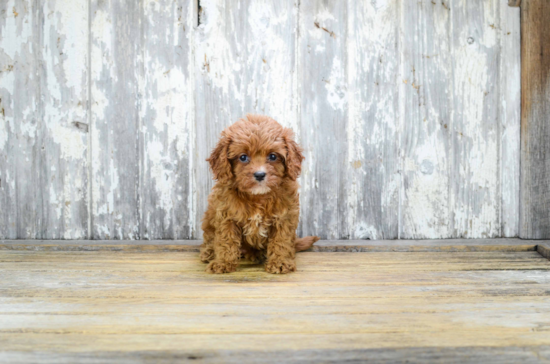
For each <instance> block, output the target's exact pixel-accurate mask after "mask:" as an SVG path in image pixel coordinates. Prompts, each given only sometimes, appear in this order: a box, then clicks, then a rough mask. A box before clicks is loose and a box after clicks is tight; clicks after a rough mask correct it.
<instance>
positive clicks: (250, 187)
mask: <svg viewBox="0 0 550 364" xmlns="http://www.w3.org/2000/svg"><path fill="white" fill-rule="evenodd" d="M303 159H304V156H303V155H302V149H301V148H300V147H299V146H298V144H296V142H295V141H294V139H293V133H292V130H290V129H288V128H283V127H282V126H281V125H280V124H279V123H278V122H276V121H275V120H273V119H271V118H269V117H267V116H260V115H247V117H246V118H245V119H241V120H239V121H237V122H236V123H235V124H233V125H231V126H230V127H228V128H227V129H225V130H224V131H223V132H222V136H221V139H220V140H219V142H218V144H217V145H216V147H215V148H214V150H213V151H212V154H211V155H210V158H208V159H207V161H208V162H209V163H210V167H211V168H212V172H213V174H214V178H215V179H217V183H216V185H215V186H214V188H213V189H212V192H211V193H210V196H209V197H208V209H207V211H206V213H205V214H204V218H203V221H202V229H203V230H204V242H203V244H202V246H201V254H200V257H201V260H202V261H203V262H205V263H209V264H208V267H207V268H206V271H207V272H210V273H230V272H234V271H235V270H236V269H237V265H238V264H239V259H240V258H241V256H244V257H245V258H246V259H250V260H252V261H255V262H257V263H260V262H263V261H264V260H266V262H265V270H266V271H267V272H269V273H288V272H293V271H295V270H296V262H295V253H296V251H301V250H305V249H308V248H309V247H311V246H312V245H313V243H315V242H316V241H317V240H319V238H318V237H316V236H308V237H305V238H302V239H298V238H297V237H296V228H297V226H298V218H299V215H300V201H299V198H298V187H299V186H298V183H297V182H296V178H298V176H299V175H300V172H301V166H302V160H303Z"/></svg>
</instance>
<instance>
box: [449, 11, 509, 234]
mask: <svg viewBox="0 0 550 364" xmlns="http://www.w3.org/2000/svg"><path fill="white" fill-rule="evenodd" d="M499 3H502V2H499V1H486V2H455V1H453V2H450V3H449V5H448V6H449V11H451V12H452V14H453V15H452V17H451V27H452V29H453V31H452V34H451V52H450V54H451V59H452V64H453V75H452V89H451V93H452V98H453V113H452V117H451V123H450V124H449V125H448V129H449V133H450V135H451V138H452V144H451V146H452V153H453V154H452V157H451V158H452V161H453V163H452V170H451V178H452V181H453V183H452V186H451V204H452V205H451V206H452V209H453V217H452V221H453V222H452V231H453V236H454V237H457V238H461V237H470V238H471V237H484V238H491V237H496V236H500V234H501V227H500V205H501V197H500V161H501V159H500V156H499V151H500V146H499V145H500V139H501V138H500V123H499V115H498V111H499V108H498V106H497V105H498V101H499V97H498V96H499V86H498V81H499V77H498V73H497V72H495V71H496V70H498V66H499V44H498V40H499V36H498V27H499V11H498V9H499V8H498V4H499ZM489 70H494V71H489Z"/></svg>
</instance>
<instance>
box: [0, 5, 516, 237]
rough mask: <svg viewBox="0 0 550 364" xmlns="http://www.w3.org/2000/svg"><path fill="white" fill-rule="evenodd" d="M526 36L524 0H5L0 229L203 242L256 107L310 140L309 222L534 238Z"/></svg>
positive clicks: (322, 231)
mask: <svg viewBox="0 0 550 364" xmlns="http://www.w3.org/2000/svg"><path fill="white" fill-rule="evenodd" d="M519 31H520V14H519V9H518V8H511V7H508V5H507V2H506V1H505V0H483V1H459V0H448V1H447V0H421V1H405V0H374V1H368V2H366V1H365V2H362V1H352V0H347V1H328V0H295V1H273V0H270V1H267V0H265V1H258V0H255V1H252V0H240V1H238V0H200V2H196V1H188V0H158V1H153V0H141V1H134V2H126V1H122V0H105V1H100V0H70V1H69V0H48V1H25V0H9V1H8V0H3V1H1V2H0V72H1V73H0V99H1V100H0V108H1V113H0V238H8V239H14V238H25V239H34V238H36V239H39V238H40V239H54V238H60V239H63V238H64V239H82V238H93V239H186V238H198V237H200V236H201V231H200V219H201V215H202V213H203V211H204V209H205V205H206V196H207V194H208V191H209V190H210V188H211V186H212V183H213V182H212V180H211V175H210V173H209V171H208V166H207V163H206V162H205V161H204V159H205V158H206V157H207V155H208V153H209V152H210V150H211V149H212V147H213V146H214V144H215V142H216V140H217V138H218V136H219V133H220V131H221V130H222V129H223V128H224V127H225V126H227V125H229V124H230V123H232V122H234V121H235V120H237V119H238V118H239V117H241V116H243V115H244V114H245V113H247V112H256V113H265V114H269V115H271V116H273V117H274V118H276V119H277V120H279V121H280V122H281V123H283V124H285V125H287V126H290V127H292V128H293V129H294V130H295V131H296V134H297V136H298V139H299V140H300V142H301V144H302V146H303V147H304V148H305V152H306V158H307V159H306V161H305V165H304V168H303V175H302V177H301V184H302V193H301V201H302V220H301V224H300V228H299V230H300V231H299V233H303V234H317V235H320V236H321V237H323V238H330V239H335V238H344V239H345V238H354V239H365V238H370V239H394V238H404V239H411V238H451V237H456V238H458V237H467V238H477V237H500V236H502V237H511V236H517V234H518V229H519V179H520V177H519V161H520V153H519V128H520V119H519V117H520V115H519V112H520V34H519Z"/></svg>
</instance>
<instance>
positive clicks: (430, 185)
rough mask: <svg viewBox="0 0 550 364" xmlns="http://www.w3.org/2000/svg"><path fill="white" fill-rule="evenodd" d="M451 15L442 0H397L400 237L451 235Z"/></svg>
mask: <svg viewBox="0 0 550 364" xmlns="http://www.w3.org/2000/svg"><path fill="white" fill-rule="evenodd" d="M451 19H452V16H451V13H450V9H449V7H448V6H447V5H446V4H445V2H441V1H436V2H433V1H430V0H425V1H414V2H413V1H404V2H402V11H401V19H400V21H401V29H402V31H401V34H402V38H401V54H400V56H401V79H399V80H398V82H399V83H400V106H401V107H400V116H401V125H400V126H401V128H402V138H401V139H402V141H401V148H402V153H403V161H402V163H403V164H402V168H403V191H402V193H403V200H402V203H401V214H402V221H401V231H400V237H401V238H405V239H421V238H449V237H452V236H454V235H455V234H454V233H453V206H452V200H451V192H452V189H451V185H452V179H451V176H450V171H451V165H452V162H453V149H452V133H453V131H452V127H451V115H452V112H453V107H452V100H453V99H452V88H451V87H450V86H451V85H452V79H453V67H452V62H451V61H452V60H451V54H450V50H451Z"/></svg>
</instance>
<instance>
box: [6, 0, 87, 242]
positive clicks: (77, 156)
mask: <svg viewBox="0 0 550 364" xmlns="http://www.w3.org/2000/svg"><path fill="white" fill-rule="evenodd" d="M67 5H69V6H67ZM0 12H1V13H2V14H3V15H2V17H1V19H0V29H1V37H0V38H1V41H0V42H1V44H0V70H1V73H0V99H1V101H0V108H1V115H0V181H1V182H0V201H1V202H2V208H0V210H2V212H0V236H3V237H12V238H42V239H52V238H64V239H82V238H85V237H87V235H88V203H87V202H88V199H87V174H88V159H87V146H88V135H87V127H88V124H87V122H88V120H87V118H88V115H87V104H88V70H87V59H88V46H87V42H86V40H87V38H88V4H87V2H85V1H78V2H74V3H70V4H66V3H65V2H64V1H49V2H45V3H44V4H42V3H41V2H31V3H28V2H26V1H7V2H3V3H2V9H0ZM83 39H84V42H83V41H82V40H83Z"/></svg>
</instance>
